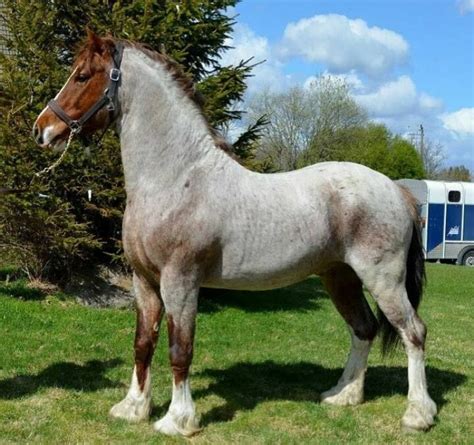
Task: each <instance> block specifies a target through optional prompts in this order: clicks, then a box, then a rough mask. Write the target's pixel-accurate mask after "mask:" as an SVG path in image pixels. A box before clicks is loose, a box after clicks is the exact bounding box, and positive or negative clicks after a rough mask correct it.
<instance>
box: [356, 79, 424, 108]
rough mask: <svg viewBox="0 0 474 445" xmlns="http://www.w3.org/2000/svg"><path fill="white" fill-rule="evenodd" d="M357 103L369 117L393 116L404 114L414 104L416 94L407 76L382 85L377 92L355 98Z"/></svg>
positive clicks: (413, 85)
mask: <svg viewBox="0 0 474 445" xmlns="http://www.w3.org/2000/svg"><path fill="white" fill-rule="evenodd" d="M355 98H356V100H357V102H359V104H360V105H362V106H363V107H364V108H365V109H366V110H367V111H368V112H369V113H370V114H371V115H375V116H378V117H380V116H394V115H399V114H405V113H407V112H408V111H410V110H411V109H412V108H413V107H414V105H415V104H416V100H417V94H416V87H415V84H414V83H413V81H412V80H411V79H410V78H409V77H408V76H400V77H399V78H398V79H397V80H394V81H392V82H387V83H385V84H383V85H382V86H381V87H380V88H379V89H378V90H377V91H375V92H373V93H368V94H360V95H356V96H355Z"/></svg>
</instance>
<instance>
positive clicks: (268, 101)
mask: <svg viewBox="0 0 474 445" xmlns="http://www.w3.org/2000/svg"><path fill="white" fill-rule="evenodd" d="M261 115H266V116H267V117H268V119H269V121H270V122H269V124H268V125H267V126H266V127H265V128H264V129H263V132H262V133H263V135H262V138H261V140H260V148H259V156H260V157H261V158H267V159H269V160H270V162H271V163H272V164H273V165H274V168H275V170H293V169H295V168H297V167H302V166H304V165H309V164H313V163H315V162H321V161H327V160H332V159H336V158H338V157H340V155H339V154H338V151H340V148H341V143H342V142H343V141H341V140H340V136H342V135H343V134H344V131H345V130H347V129H351V128H356V127H358V126H360V125H363V124H364V123H365V122H366V121H367V117H366V113H365V111H364V110H363V109H361V108H360V107H359V106H358V105H357V103H356V102H355V101H354V99H353V98H352V97H351V96H350V94H349V88H348V86H347V84H346V83H345V82H344V81H342V80H341V79H338V78H335V77H332V76H320V77H319V78H317V79H316V80H315V81H314V82H312V83H311V84H310V85H309V86H308V87H307V88H301V87H294V88H292V89H290V90H288V91H286V92H282V93H278V92H270V91H264V92H262V93H260V94H257V95H256V96H255V97H254V98H253V100H252V101H251V103H250V106H249V116H250V118H251V119H256V118H257V117H258V116H261Z"/></svg>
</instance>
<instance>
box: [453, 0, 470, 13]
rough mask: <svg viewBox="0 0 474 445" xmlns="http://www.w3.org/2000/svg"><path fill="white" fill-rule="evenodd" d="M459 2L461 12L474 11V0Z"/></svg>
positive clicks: (461, 0)
mask: <svg viewBox="0 0 474 445" xmlns="http://www.w3.org/2000/svg"><path fill="white" fill-rule="evenodd" d="M457 4H458V8H459V11H460V12H461V14H467V13H468V12H472V11H474V0H458V2H457Z"/></svg>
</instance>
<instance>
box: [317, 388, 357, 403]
mask: <svg viewBox="0 0 474 445" xmlns="http://www.w3.org/2000/svg"><path fill="white" fill-rule="evenodd" d="M363 401H364V393H363V391H361V390H360V389H359V388H357V387H355V386H351V385H346V386H339V385H337V386H335V387H334V388H331V389H330V390H328V391H325V392H323V393H322V394H321V402H322V403H327V404H329V405H338V406H354V405H359V404H361V403H362V402H363Z"/></svg>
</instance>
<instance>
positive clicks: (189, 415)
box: [154, 270, 200, 436]
mask: <svg viewBox="0 0 474 445" xmlns="http://www.w3.org/2000/svg"><path fill="white" fill-rule="evenodd" d="M160 287H161V292H162V297H163V302H164V305H165V310H166V317H167V324H168V336H169V356H170V362H171V368H172V371H173V393H172V399H171V404H170V406H169V408H168V412H167V413H166V415H165V416H164V417H163V418H162V419H160V420H159V421H158V422H156V423H155V424H154V428H155V430H157V431H160V432H162V433H164V434H168V435H183V436H191V435H193V434H195V433H196V432H198V431H199V430H200V428H199V419H198V418H197V416H196V410H195V406H194V402H193V399H192V397H191V387H190V384H189V367H190V366H191V361H192V358H193V343H194V331H195V326H196V313H197V305H198V294H199V284H198V282H197V280H196V279H195V277H193V276H189V275H188V276H186V275H183V274H182V273H181V272H176V271H174V270H167V271H164V273H162V276H161V283H160Z"/></svg>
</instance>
